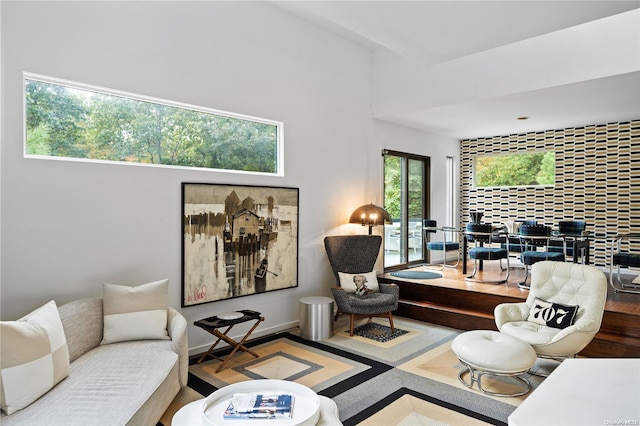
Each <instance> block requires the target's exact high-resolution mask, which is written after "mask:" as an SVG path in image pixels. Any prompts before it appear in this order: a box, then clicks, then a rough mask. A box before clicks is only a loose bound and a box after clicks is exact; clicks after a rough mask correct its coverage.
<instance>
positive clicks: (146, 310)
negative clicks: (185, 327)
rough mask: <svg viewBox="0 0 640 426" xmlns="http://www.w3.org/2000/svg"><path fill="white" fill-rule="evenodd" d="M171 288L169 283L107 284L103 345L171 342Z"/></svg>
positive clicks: (162, 281)
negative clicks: (150, 341)
mask: <svg viewBox="0 0 640 426" xmlns="http://www.w3.org/2000/svg"><path fill="white" fill-rule="evenodd" d="M168 287H169V280H161V281H155V282H152V283H148V284H143V285H139V286H137V287H129V286H122V285H115V284H104V287H103V312H104V333H103V338H102V344H103V345H105V344H109V343H115V342H123V341H128V340H145V339H165V340H166V339H169V335H168V333H167V298H168Z"/></svg>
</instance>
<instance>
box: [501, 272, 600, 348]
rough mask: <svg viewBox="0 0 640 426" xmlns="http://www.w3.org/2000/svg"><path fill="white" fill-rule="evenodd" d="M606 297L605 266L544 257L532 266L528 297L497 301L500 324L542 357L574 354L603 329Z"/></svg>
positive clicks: (506, 332) (504, 330) (509, 333)
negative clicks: (601, 267)
mask: <svg viewBox="0 0 640 426" xmlns="http://www.w3.org/2000/svg"><path fill="white" fill-rule="evenodd" d="M606 300H607V278H606V277H605V275H604V273H602V272H601V271H600V270H599V269H597V268H595V267H593V266H589V265H581V264H575V263H565V262H552V261H542V262H538V263H536V264H534V265H533V266H532V267H531V288H530V291H529V296H528V297H527V300H526V301H525V302H520V303H503V304H500V305H498V306H496V308H495V310H494V315H495V321H496V326H497V327H498V330H500V332H501V333H505V334H508V335H510V336H513V337H517V338H519V339H521V340H524V341H525V342H527V343H529V344H530V345H531V346H532V347H533V349H534V350H535V351H536V354H537V355H538V356H539V357H546V358H573V357H575V355H576V354H577V353H579V352H580V351H581V350H582V349H584V348H585V347H586V346H587V345H588V344H589V343H590V342H591V340H593V337H594V336H595V335H596V333H597V332H598V330H599V329H600V325H601V323H602V316H603V315H604V307H605V303H606ZM545 302H546V303H545ZM575 307H577V308H575ZM572 317H573V318H574V322H573V323H571V321H570V319H571V318H572ZM561 326H564V328H559V327H561Z"/></svg>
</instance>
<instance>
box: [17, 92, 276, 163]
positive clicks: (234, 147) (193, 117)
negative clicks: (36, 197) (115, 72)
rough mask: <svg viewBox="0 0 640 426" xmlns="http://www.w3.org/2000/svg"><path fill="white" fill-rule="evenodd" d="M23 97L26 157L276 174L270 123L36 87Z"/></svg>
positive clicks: (108, 96)
mask: <svg viewBox="0 0 640 426" xmlns="http://www.w3.org/2000/svg"><path fill="white" fill-rule="evenodd" d="M26 96H27V152H28V153H36V152H37V153H40V154H42V155H52V156H63V157H75V158H91V159H97V160H108V161H129V162H139V163H150V164H166V165H175V166H187V167H206V168H215V169H228V170H244V171H256V172H267V173H275V172H276V168H277V136H278V135H277V126H275V125H273V124H266V123H259V122H255V121H249V120H242V119H238V118H233V117H228V116H223V115H216V114H210V113H204V112H199V111H194V110H188V109H184V108H177V107H172V106H168V105H162V104H156V103H152V102H144V101H139V100H135V99H129V98H123V97H118V96H112V95H105V94H100V93H92V92H86V91H82V92H80V91H76V90H73V89H69V88H67V87H64V86H60V85H54V84H49V83H43V82H39V81H33V80H28V81H27V95H26ZM42 129H46V131H44V130H42Z"/></svg>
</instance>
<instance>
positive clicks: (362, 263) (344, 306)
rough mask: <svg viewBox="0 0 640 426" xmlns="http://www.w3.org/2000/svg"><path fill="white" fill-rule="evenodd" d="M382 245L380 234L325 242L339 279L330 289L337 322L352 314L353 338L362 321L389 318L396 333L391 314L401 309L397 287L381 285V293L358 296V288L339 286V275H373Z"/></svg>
mask: <svg viewBox="0 0 640 426" xmlns="http://www.w3.org/2000/svg"><path fill="white" fill-rule="evenodd" d="M381 245H382V237H380V236H379V235H339V236H329V237H325V239H324V247H325V250H326V252H327V257H328V258H329V263H330V264H331V269H332V270H333V274H334V276H335V279H336V286H335V287H333V288H332V289H331V293H332V295H333V298H334V299H335V301H336V305H337V307H338V309H337V312H336V314H335V318H334V321H335V320H337V319H338V317H339V316H340V315H342V314H346V315H349V317H350V324H349V335H351V336H353V326H354V322H355V320H356V319H359V318H369V320H371V318H372V317H382V318H388V319H389V324H390V326H391V330H392V331H395V328H394V326H393V316H392V311H395V310H396V309H398V298H399V296H400V289H399V288H398V286H397V285H395V284H384V283H378V288H379V291H377V292H372V293H368V294H367V295H365V296H360V295H357V294H356V291H355V287H354V288H353V289H347V288H343V287H342V286H341V283H340V273H342V274H367V275H368V273H370V272H372V271H373V268H374V267H375V263H376V259H377V258H378V252H379V251H380V246H381ZM373 278H375V274H373Z"/></svg>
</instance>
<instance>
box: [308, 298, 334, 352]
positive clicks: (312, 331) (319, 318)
mask: <svg viewBox="0 0 640 426" xmlns="http://www.w3.org/2000/svg"><path fill="white" fill-rule="evenodd" d="M332 336H333V299H332V298H330V297H322V296H310V297H303V298H302V299H300V337H302V338H303V339H306V340H312V341H315V340H327V339H330V338H331V337H332Z"/></svg>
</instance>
